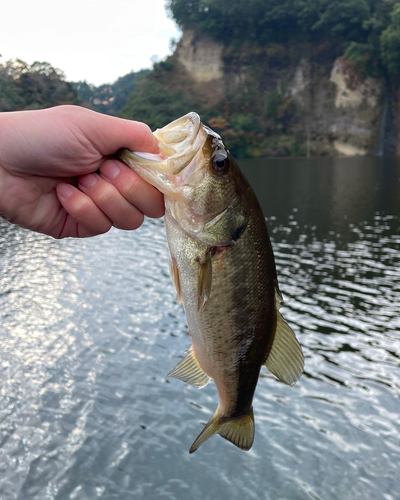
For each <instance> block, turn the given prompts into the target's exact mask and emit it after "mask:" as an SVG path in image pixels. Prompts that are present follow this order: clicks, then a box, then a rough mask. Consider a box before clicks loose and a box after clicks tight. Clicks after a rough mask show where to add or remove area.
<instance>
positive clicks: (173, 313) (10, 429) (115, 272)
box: [0, 158, 400, 500]
mask: <svg viewBox="0 0 400 500" xmlns="http://www.w3.org/2000/svg"><path fill="white" fill-rule="evenodd" d="M242 163H243V170H244V171H245V173H246V174H247V176H248V178H249V180H250V181H251V182H252V184H253V185H254V187H255V189H256V191H257V194H258V196H259V198H260V201H261V204H262V206H263V209H264V211H265V215H266V216H267V221H268V225H269V229H270V234H271V239H272V243H273V247H274V251H275V256H276V262H277V268H278V277H279V281H280V286H281V290H282V292H283V295H284V298H285V306H284V308H283V309H282V312H283V315H284V316H285V318H286V319H287V321H288V322H289V323H290V324H291V325H292V327H293V329H294V330H295V332H296V333H297V335H298V338H299V340H300V342H301V344H302V345H303V350H304V354H305V361H306V368H305V373H304V375H303V376H302V378H301V379H300V380H299V382H298V383H297V384H296V385H295V386H294V387H292V388H290V387H287V386H285V385H284V384H282V383H280V382H279V381H277V380H276V379H275V378H274V377H273V376H272V375H271V374H269V373H268V372H267V371H264V370H263V372H262V376H261V379H260V381H259V384H258V387H257V391H256V396H255V401H254V413H255V419H256V437H255V443H254V446H253V448H252V450H251V451H250V452H248V453H246V452H243V451H240V450H238V449H236V448H235V447H234V446H232V445H231V444H230V443H228V442H226V441H224V440H222V439H221V438H220V437H219V436H215V437H213V438H212V439H210V440H209V441H208V442H207V443H205V444H204V445H203V446H202V448H201V449H200V450H199V451H198V452H196V453H195V454H194V455H189V454H188V449H189V447H190V445H191V443H192V442H193V440H194V439H195V437H196V436H197V434H198V433H199V432H200V430H201V429H202V423H205V422H206V421H207V420H208V419H209V418H210V417H211V415H212V414H213V412H214V410H215V408H216V406H217V394H216V389H215V386H214V384H213V383H211V384H209V386H207V387H206V388H205V389H203V390H201V391H199V390H197V389H194V388H192V387H191V386H187V385H185V384H184V383H182V382H181V381H179V380H175V379H171V380H167V379H166V374H167V373H168V372H169V371H170V370H171V368H173V367H174V366H175V364H176V363H177V362H178V361H179V359H180V357H181V356H182V355H183V353H184V351H185V349H186V348H187V347H188V346H189V345H190V339H189V337H188V335H187V331H186V323H185V317H184V314H183V310H182V307H181V306H179V305H178V304H177V302H176V297H175V292H174V290H173V288H172V284H171V282H170V278H169V267H168V266H169V264H168V254H167V247H166V241H165V234H164V229H163V223H162V221H151V220H149V221H146V223H145V224H144V226H143V227H142V228H141V229H139V230H138V231H136V232H122V231H118V230H112V231H111V232H110V233H109V234H107V235H103V236H100V237H97V238H93V239H87V240H65V241H54V240H52V239H50V238H47V237H45V236H43V235H38V234H33V233H30V232H28V231H26V230H22V229H19V228H17V227H13V226H11V225H8V224H7V223H6V222H1V223H0V269H1V281H0V341H1V352H0V383H1V393H0V395H1V400H0V499H1V500H11V499H12V500H14V499H18V500H31V499H40V500H42V499H43V500H53V499H57V500H61V499H62V500H66V499H71V500H73V499H76V500H87V499H90V500H92V499H98V498H100V499H105V500H108V499H118V500H125V499H126V500H128V499H185V500H186V499H199V500H204V499H212V500H214V499H215V498H219V499H222V500H225V499H271V500H279V499H296V500H297V499H300V500H301V499H308V498H313V499H326V500H328V499H346V500H347V499H360V500H361V499H362V500H366V499H386V500H390V499H399V498H400V399H399V396H400V316H399V311H400V182H399V179H400V165H399V164H398V163H396V162H395V161H390V160H385V159H382V158H370V159H365V158H363V159H326V160H321V159H315V160H309V161H307V160H251V161H245V162H242Z"/></svg>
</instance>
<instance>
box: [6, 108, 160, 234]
mask: <svg viewBox="0 0 400 500" xmlns="http://www.w3.org/2000/svg"><path fill="white" fill-rule="evenodd" d="M120 148H127V149H131V150H134V151H146V152H150V153H157V152H158V146H157V139H156V138H155V137H154V136H153V134H152V133H151V131H150V129H149V127H148V126H147V125H145V124H143V123H139V122H134V121H129V120H123V119H120V118H115V117H112V116H107V115H102V114H100V113H96V112H94V111H91V110H88V109H85V108H81V107H78V106H59V107H55V108H50V109H45V110H39V111H19V112H12V113H10V112H9V113H0V216H2V217H3V218H5V219H7V220H9V221H10V222H12V223H15V224H18V225H20V226H22V227H25V228H28V229H31V230H33V231H38V232H41V233H45V234H48V235H50V236H53V237H54V238H65V237H69V236H72V237H87V236H95V235H97V234H101V233H105V232H107V231H108V230H109V229H110V228H111V226H112V225H114V226H115V227H118V228H120V229H136V228H138V227H139V226H140V225H141V224H142V222H143V218H144V215H147V216H148V217H161V216H162V215H163V213H164V203H163V197H162V195H161V194H160V193H159V192H158V191H157V190H156V189H155V188H154V187H153V186H150V185H149V184H148V183H147V182H145V181H144V180H143V179H141V178H140V177H139V176H138V175H137V174H136V173H135V172H133V170H131V169H130V168H129V167H127V166H126V165H125V164H123V163H122V162H121V161H119V160H117V159H114V158H112V155H115V153H116V152H117V151H118V150H119V149H120ZM95 172H96V173H95Z"/></svg>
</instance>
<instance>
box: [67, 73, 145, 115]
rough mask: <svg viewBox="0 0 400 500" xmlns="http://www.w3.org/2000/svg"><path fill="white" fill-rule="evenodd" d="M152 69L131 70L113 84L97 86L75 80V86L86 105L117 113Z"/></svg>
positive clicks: (105, 111) (111, 113) (108, 112)
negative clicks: (135, 71)
mask: <svg viewBox="0 0 400 500" xmlns="http://www.w3.org/2000/svg"><path fill="white" fill-rule="evenodd" d="M149 72H150V70H148V69H143V70H141V71H138V72H137V73H134V72H131V73H128V74H127V75H125V76H122V77H120V78H118V80H117V81H116V82H114V83H111V84H104V85H100V86H99V87H95V86H94V85H91V84H88V83H87V82H86V81H83V82H82V81H81V82H75V83H73V84H72V85H73V87H74V89H75V91H76V92H77V94H78V97H79V99H80V100H81V101H82V104H83V105H84V106H87V107H90V108H92V109H95V110H96V111H100V112H101V113H107V114H110V115H117V114H118V113H119V112H120V110H121V109H122V108H123V107H124V106H125V105H126V103H127V102H128V98H129V95H130V94H131V92H134V91H135V89H136V85H137V83H138V81H139V80H140V79H141V78H143V77H144V76H146V75H147V74H148V73H149Z"/></svg>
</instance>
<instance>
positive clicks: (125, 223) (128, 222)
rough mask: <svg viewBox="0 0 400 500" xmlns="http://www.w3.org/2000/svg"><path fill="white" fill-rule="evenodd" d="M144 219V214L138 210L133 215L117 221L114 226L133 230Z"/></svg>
mask: <svg viewBox="0 0 400 500" xmlns="http://www.w3.org/2000/svg"><path fill="white" fill-rule="evenodd" d="M143 221H144V215H143V214H142V213H141V212H138V213H136V214H134V215H130V216H128V217H126V218H125V219H124V220H121V221H119V222H118V223H115V224H114V226H115V227H117V228H118V229H124V230H127V231H129V230H134V229H138V228H139V227H140V226H141V225H142V224H143Z"/></svg>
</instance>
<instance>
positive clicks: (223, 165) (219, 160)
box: [212, 153, 229, 175]
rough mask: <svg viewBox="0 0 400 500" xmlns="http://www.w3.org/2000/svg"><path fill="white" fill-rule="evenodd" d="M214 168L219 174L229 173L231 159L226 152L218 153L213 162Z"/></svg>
mask: <svg viewBox="0 0 400 500" xmlns="http://www.w3.org/2000/svg"><path fill="white" fill-rule="evenodd" d="M212 166H213V169H214V171H215V172H216V173H217V174H222V175H223V174H227V173H228V170H229V160H228V157H227V156H226V155H225V154H221V153H219V154H216V155H215V156H214V158H213V163H212Z"/></svg>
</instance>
